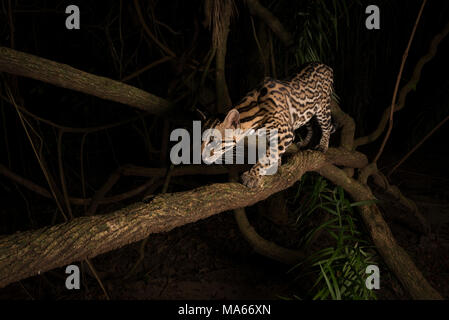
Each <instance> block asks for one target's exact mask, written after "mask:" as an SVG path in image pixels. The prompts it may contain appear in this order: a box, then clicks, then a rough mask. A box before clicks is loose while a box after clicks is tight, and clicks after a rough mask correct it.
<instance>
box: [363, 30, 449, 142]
mask: <svg viewBox="0 0 449 320" xmlns="http://www.w3.org/2000/svg"><path fill="white" fill-rule="evenodd" d="M448 33H449V23H447V24H446V26H445V27H444V28H443V30H442V31H441V32H440V33H439V34H437V35H436V36H435V37H434V38H433V39H432V42H431V43H430V48H429V51H428V52H427V54H426V55H424V56H423V57H421V59H419V61H418V63H417V64H416V66H415V69H414V71H413V75H412V77H411V78H410V81H409V82H408V83H407V84H406V85H404V86H403V87H402V89H401V91H400V92H399V98H398V103H397V105H395V107H394V112H397V111H399V110H401V109H402V108H403V107H404V106H405V99H406V97H407V95H408V93H409V92H410V91H412V90H413V89H414V88H416V85H417V84H418V81H419V79H420V77H421V71H422V69H423V67H424V66H425V64H426V63H427V62H429V61H430V60H432V58H433V57H434V56H435V54H436V53H437V49H438V45H439V44H440V42H441V41H442V40H443V39H444V38H445V37H446V36H447V34H448ZM389 115H390V108H387V109H385V111H384V113H383V114H382V118H381V120H380V122H379V125H378V126H377V128H376V130H374V131H373V132H372V133H371V134H369V135H367V136H364V137H360V138H357V139H356V140H355V143H354V146H355V147H359V146H362V145H365V144H368V143H370V142H373V141H375V140H376V139H377V138H379V137H380V135H381V134H382V132H383V131H384V130H385V127H386V126H387V123H388V118H389Z"/></svg>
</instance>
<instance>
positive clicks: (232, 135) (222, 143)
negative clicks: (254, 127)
mask: <svg viewBox="0 0 449 320" xmlns="http://www.w3.org/2000/svg"><path fill="white" fill-rule="evenodd" d="M239 135H240V114H239V112H238V111H237V110H236V109H232V110H231V111H229V112H228V114H227V115H226V117H225V119H224V120H223V122H219V121H215V122H214V123H212V125H211V126H210V127H209V128H208V129H206V130H205V131H204V133H203V141H202V144H201V154H202V157H203V161H204V162H205V163H213V162H215V161H216V160H217V159H219V158H221V157H222V156H223V154H225V153H226V152H227V151H229V150H230V149H232V148H233V147H234V146H235V145H236V143H237V142H238V140H239Z"/></svg>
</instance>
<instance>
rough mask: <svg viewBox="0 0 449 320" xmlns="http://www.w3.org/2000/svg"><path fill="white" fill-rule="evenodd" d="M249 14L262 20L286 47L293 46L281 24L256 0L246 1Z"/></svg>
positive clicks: (290, 37) (288, 34)
mask: <svg viewBox="0 0 449 320" xmlns="http://www.w3.org/2000/svg"><path fill="white" fill-rule="evenodd" d="M246 3H247V5H248V8H249V10H250V13H251V14H252V15H256V16H258V17H259V18H260V19H262V20H263V21H264V22H265V23H266V24H267V25H268V27H270V29H271V30H272V31H273V33H274V34H275V35H277V36H278V37H279V39H280V40H281V41H282V43H284V45H286V46H287V47H289V46H291V45H292V44H293V37H292V35H291V34H290V32H288V31H287V30H286V29H285V28H284V26H283V25H282V23H281V22H280V21H279V19H278V18H276V17H275V16H274V15H273V14H272V13H271V12H270V11H269V10H268V9H267V8H265V7H264V6H262V5H261V4H260V2H259V1H258V0H246Z"/></svg>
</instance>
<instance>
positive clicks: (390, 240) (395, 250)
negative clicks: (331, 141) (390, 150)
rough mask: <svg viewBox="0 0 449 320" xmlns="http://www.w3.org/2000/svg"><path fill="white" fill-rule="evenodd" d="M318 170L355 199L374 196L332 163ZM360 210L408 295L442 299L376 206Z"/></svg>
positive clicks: (377, 244)
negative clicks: (401, 245) (396, 238)
mask: <svg viewBox="0 0 449 320" xmlns="http://www.w3.org/2000/svg"><path fill="white" fill-rule="evenodd" d="M317 172H318V173H319V174H321V175H322V176H323V177H325V178H327V179H329V180H330V181H332V182H333V183H335V184H337V185H339V186H342V187H343V189H345V191H346V192H348V193H349V194H350V196H351V197H352V198H353V199H354V200H355V201H364V200H370V199H373V200H374V199H375V197H374V196H373V195H372V193H371V191H370V190H369V188H367V187H366V186H364V185H362V184H361V183H359V182H357V181H356V180H354V179H352V178H349V177H348V176H347V175H346V174H345V173H344V172H343V171H342V170H341V169H338V168H337V167H335V166H333V165H327V166H323V167H321V168H319V169H318V170H317ZM360 212H361V215H362V219H363V221H364V223H365V225H366V226H367V228H368V230H369V232H370V234H371V237H372V239H373V242H374V244H375V245H376V248H377V249H378V251H379V253H380V254H381V255H382V257H383V258H384V260H385V262H386V264H387V265H388V267H389V268H391V270H392V271H393V272H394V273H395V274H396V276H397V277H398V278H399V280H400V281H401V283H402V284H403V285H404V287H405V288H406V289H407V291H408V292H409V293H410V294H411V296H412V297H413V298H414V299H442V297H441V295H440V294H439V293H438V292H437V291H436V290H435V289H434V288H432V287H431V286H430V284H429V283H428V282H427V280H426V279H425V278H424V276H423V275H422V273H421V272H420V271H419V270H418V268H416V266H415V264H414V263H413V261H412V260H411V259H410V257H409V255H408V254H407V252H405V250H404V249H403V248H401V247H400V246H399V245H398V244H397V242H396V240H395V239H394V237H393V234H392V233H391V230H390V228H389V227H388V225H387V223H386V222H385V220H384V219H383V217H382V213H381V212H380V210H379V208H378V207H377V206H376V205H374V204H373V205H365V206H361V207H360Z"/></svg>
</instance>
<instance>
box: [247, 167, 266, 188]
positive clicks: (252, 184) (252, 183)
mask: <svg viewBox="0 0 449 320" xmlns="http://www.w3.org/2000/svg"><path fill="white" fill-rule="evenodd" d="M261 180H262V176H261V175H259V174H255V173H254V172H251V171H247V172H244V173H243V174H242V183H243V184H244V185H245V186H247V187H248V188H256V187H259V186H260V183H261Z"/></svg>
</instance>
